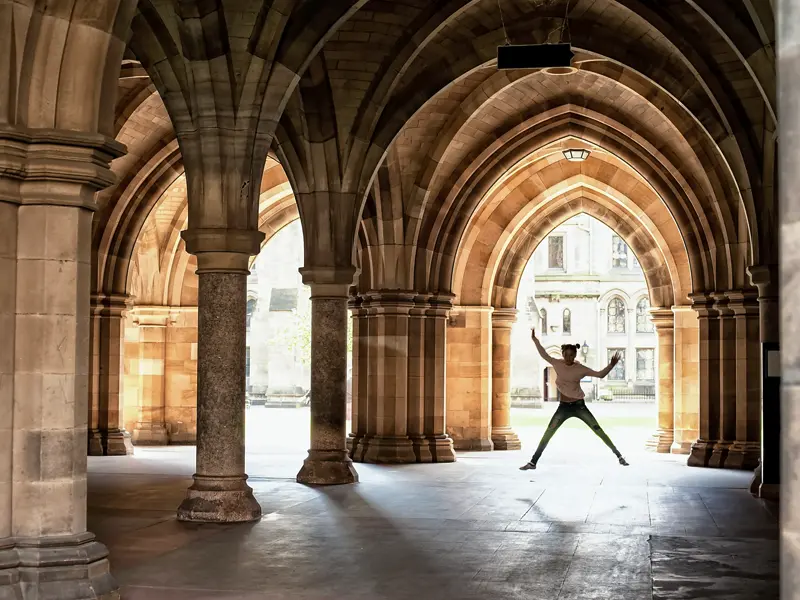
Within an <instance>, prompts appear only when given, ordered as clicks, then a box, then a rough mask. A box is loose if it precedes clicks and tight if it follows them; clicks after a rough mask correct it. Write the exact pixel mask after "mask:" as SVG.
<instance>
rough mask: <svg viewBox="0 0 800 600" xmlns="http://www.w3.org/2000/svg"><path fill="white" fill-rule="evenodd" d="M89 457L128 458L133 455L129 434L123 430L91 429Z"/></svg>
mask: <svg viewBox="0 0 800 600" xmlns="http://www.w3.org/2000/svg"><path fill="white" fill-rule="evenodd" d="M88 453H89V456H128V455H131V454H133V442H132V441H131V434H130V433H128V432H127V431H125V430H124V429H110V430H108V431H103V430H102V429H92V430H91V431H90V432H89V452H88Z"/></svg>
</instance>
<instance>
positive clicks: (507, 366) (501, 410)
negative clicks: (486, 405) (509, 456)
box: [492, 309, 522, 450]
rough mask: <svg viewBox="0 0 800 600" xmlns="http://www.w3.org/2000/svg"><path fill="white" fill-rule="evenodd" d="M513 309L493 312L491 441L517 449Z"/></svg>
mask: <svg viewBox="0 0 800 600" xmlns="http://www.w3.org/2000/svg"><path fill="white" fill-rule="evenodd" d="M516 320H517V311H516V309H495V311H494V312H493V313H492V443H493V444H494V449H495V450H519V449H521V448H522V444H521V443H520V441H519V437H518V436H517V434H516V433H515V432H514V431H513V430H512V429H511V328H512V327H513V325H514V322H515V321H516Z"/></svg>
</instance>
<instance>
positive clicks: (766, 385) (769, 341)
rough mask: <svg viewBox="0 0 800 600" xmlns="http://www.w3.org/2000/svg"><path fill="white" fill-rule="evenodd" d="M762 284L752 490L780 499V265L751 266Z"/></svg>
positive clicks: (752, 274) (757, 282)
mask: <svg viewBox="0 0 800 600" xmlns="http://www.w3.org/2000/svg"><path fill="white" fill-rule="evenodd" d="M748 272H749V274H750V280H751V281H752V283H753V285H755V286H756V287H758V308H759V337H760V340H761V456H760V458H759V466H758V468H757V469H756V474H755V477H754V478H753V483H752V484H751V486H750V489H751V491H752V492H753V493H754V494H755V495H757V496H760V497H762V498H768V499H772V500H777V498H778V489H779V486H780V483H781V466H780V457H781V444H780V438H781V436H780V435H779V434H780V432H781V370H780V350H781V345H780V323H781V315H780V306H779V303H778V296H779V293H780V289H779V279H778V276H779V273H778V265H766V266H755V267H750V268H749V269H748Z"/></svg>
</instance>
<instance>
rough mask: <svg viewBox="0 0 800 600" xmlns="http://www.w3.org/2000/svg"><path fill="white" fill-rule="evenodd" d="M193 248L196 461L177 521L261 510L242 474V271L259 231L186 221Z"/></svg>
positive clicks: (227, 518) (240, 517)
mask: <svg viewBox="0 0 800 600" xmlns="http://www.w3.org/2000/svg"><path fill="white" fill-rule="evenodd" d="M183 238H184V240H185V241H186V249H187V251H188V252H190V253H191V254H195V255H197V275H198V279H199V293H198V307H197V310H198V327H197V336H198V337H197V464H196V473H195V474H194V483H193V484H192V486H191V487H190V488H189V490H188V492H187V495H186V499H185V500H184V501H183V503H182V504H181V505H180V507H179V508H178V519H179V520H181V521H198V522H213V523H235V522H247V521H255V520H258V519H260V518H261V507H260V506H259V504H258V502H256V500H255V498H254V497H253V490H252V489H251V488H250V486H248V485H247V475H246V474H245V444H244V442H245V440H244V434H245V427H244V425H245V423H244V421H245V385H246V372H245V361H246V341H245V340H246V335H247V331H246V330H247V323H246V312H247V276H248V274H249V270H248V262H249V257H250V256H252V255H254V254H257V253H258V251H259V247H260V243H261V241H262V240H263V238H264V234H263V233H260V232H258V231H249V230H222V229H220V230H207V229H206V230H204V229H195V230H192V229H189V230H188V231H185V232H183Z"/></svg>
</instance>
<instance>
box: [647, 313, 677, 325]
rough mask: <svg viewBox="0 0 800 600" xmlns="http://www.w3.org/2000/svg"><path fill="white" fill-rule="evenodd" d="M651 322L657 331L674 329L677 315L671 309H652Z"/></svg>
mask: <svg viewBox="0 0 800 600" xmlns="http://www.w3.org/2000/svg"><path fill="white" fill-rule="evenodd" d="M650 320H651V321H653V326H654V327H655V328H656V329H674V327H675V313H674V312H672V309H671V308H651V309H650Z"/></svg>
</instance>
